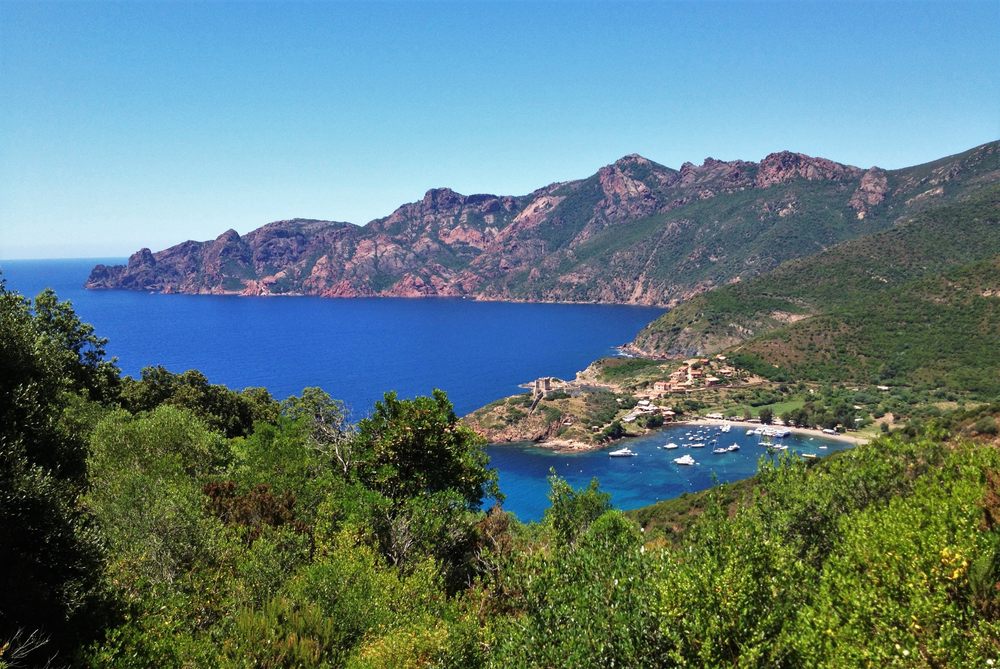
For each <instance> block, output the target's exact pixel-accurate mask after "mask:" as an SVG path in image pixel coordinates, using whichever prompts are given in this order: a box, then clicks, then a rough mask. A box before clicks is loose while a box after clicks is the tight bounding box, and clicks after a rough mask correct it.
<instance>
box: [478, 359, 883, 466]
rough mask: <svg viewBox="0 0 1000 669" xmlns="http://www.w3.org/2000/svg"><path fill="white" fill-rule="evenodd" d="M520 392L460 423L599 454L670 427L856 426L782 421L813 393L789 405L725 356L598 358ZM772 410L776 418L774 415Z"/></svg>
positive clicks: (829, 430) (497, 438) (493, 434)
mask: <svg viewBox="0 0 1000 669" xmlns="http://www.w3.org/2000/svg"><path fill="white" fill-rule="evenodd" d="M521 387H522V388H524V389H525V390H526V391H528V392H526V393H525V394H523V395H515V396H512V397H509V398H505V399H503V400H498V401H497V402H494V403H492V404H490V405H488V406H486V407H483V408H482V409H480V410H478V411H476V412H473V413H472V414H470V415H469V416H467V417H466V418H465V420H466V422H467V423H468V424H469V425H470V426H471V427H473V429H475V430H476V431H477V432H479V433H480V434H482V435H483V436H484V437H486V438H487V439H489V440H490V441H491V442H494V443H504V442H510V443H514V442H535V443H537V444H539V445H541V446H545V447H551V448H554V449H557V450H590V449H594V448H600V447H603V446H604V445H606V444H608V443H611V442H614V441H617V440H619V439H622V438H626V437H635V436H641V435H642V434H646V433H648V432H649V431H650V430H655V429H658V428H659V427H661V426H663V425H664V424H667V423H672V422H677V421H682V422H689V421H693V420H701V421H709V422H723V421H728V422H733V423H734V424H735V423H737V422H739V423H747V424H756V425H758V426H759V425H760V424H761V423H768V424H772V425H775V426H781V427H787V428H791V429H798V430H808V431H809V432H814V433H819V432H822V433H824V434H826V435H840V436H844V435H843V433H844V432H846V431H847V429H848V428H850V429H852V431H853V430H854V429H856V428H857V427H858V423H860V422H861V419H860V418H857V419H852V420H851V421H848V423H849V424H839V423H837V424H831V425H818V424H815V423H810V422H809V421H807V420H804V419H803V418H802V416H803V414H801V413H799V414H797V415H798V416H799V417H800V420H799V421H798V422H796V421H795V420H788V421H786V420H784V419H783V416H784V417H787V416H788V412H789V411H791V410H795V409H798V408H800V407H801V406H802V405H803V404H804V403H805V400H803V399H802V396H805V397H810V396H811V395H812V393H815V392H816V390H815V389H812V388H806V389H804V390H802V389H800V390H799V391H798V396H797V397H798V399H793V398H792V397H791V396H790V395H787V394H785V395H783V394H782V393H781V391H779V390H778V388H784V386H783V385H779V384H774V383H772V382H769V381H767V380H766V379H763V378H761V377H758V376H755V375H753V374H750V373H749V372H747V371H746V370H744V369H740V368H739V367H738V366H736V365H733V364H732V362H731V361H730V360H729V359H728V358H727V356H725V355H716V356H711V357H693V358H689V359H686V360H683V361H664V360H647V359H641V358H628V357H613V358H604V359H601V360H598V361H596V362H595V363H593V364H592V365H590V366H589V367H588V368H587V369H585V370H583V371H581V372H578V373H577V375H576V377H575V378H574V379H571V380H563V379H559V378H556V377H541V378H538V379H535V380H534V381H532V382H529V383H525V384H523V385H522V386H521ZM887 390H888V388H887V387H881V386H880V387H878V388H877V391H879V392H884V391H887ZM786 393H787V389H786ZM748 398H752V399H749V400H748ZM769 402H771V403H772V404H771V405H770V406H764V405H766V404H768V403H769ZM853 408H854V409H857V410H862V409H863V407H862V406H860V405H855V406H854V407H853ZM777 409H781V410H782V411H783V412H784V413H783V414H782V415H779V412H778V411H777ZM862 413H865V412H864V411H862ZM844 438H846V439H851V440H857V439H859V438H860V437H859V436H857V435H848V436H845V437H844Z"/></svg>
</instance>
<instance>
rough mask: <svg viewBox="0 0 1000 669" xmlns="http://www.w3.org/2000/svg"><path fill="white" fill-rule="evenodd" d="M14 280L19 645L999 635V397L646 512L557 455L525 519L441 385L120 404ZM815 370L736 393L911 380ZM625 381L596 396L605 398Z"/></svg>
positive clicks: (875, 641) (808, 662) (717, 647)
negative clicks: (257, 403) (216, 404)
mask: <svg viewBox="0 0 1000 669" xmlns="http://www.w3.org/2000/svg"><path fill="white" fill-rule="evenodd" d="M0 297H2V296H0ZM2 306H3V307H4V309H3V311H2V312H0V313H2V317H3V319H4V324H5V325H9V326H10V327H9V328H6V329H5V330H4V331H3V333H4V338H3V343H4V349H3V352H4V358H3V360H4V364H10V365H12V367H16V368H17V369H19V370H23V371H22V373H21V375H20V376H19V377H17V379H16V380H15V381H10V380H9V379H7V378H6V377H4V378H3V379H0V382H2V383H3V384H6V385H3V386H0V388H2V389H3V390H4V392H7V393H8V395H7V396H6V397H7V398H10V399H11V401H12V402H14V404H13V405H12V406H5V407H2V408H0V410H3V411H5V412H6V413H4V414H3V417H4V421H3V423H2V425H0V428H2V430H3V432H2V435H3V437H4V439H3V441H2V442H0V447H2V448H3V449H4V450H3V451H2V456H3V458H4V462H3V464H4V467H3V468H0V483H2V485H3V486H4V487H3V493H4V497H3V498H2V499H0V501H2V502H3V504H2V506H0V514H3V515H2V520H3V521H4V523H5V525H4V526H5V529H6V532H7V533H6V534H5V539H6V541H5V542H4V543H3V544H2V550H3V551H5V552H4V558H5V563H4V564H5V567H6V569H5V573H4V575H3V577H4V579H6V580H5V585H6V586H7V589H6V590H4V592H3V594H2V597H3V598H4V599H3V604H4V606H3V608H2V615H3V616H4V618H3V623H4V625H5V627H4V630H3V633H4V635H5V636H4V637H3V639H0V666H13V665H14V663H16V662H21V663H23V664H35V665H40V664H44V663H45V660H46V659H47V658H48V657H51V654H52V653H53V652H55V651H58V652H60V653H64V655H62V656H57V659H58V657H65V658H66V660H67V661H68V662H72V663H74V664H78V665H82V666H87V665H89V666H95V667H96V666H101V667H106V666H111V667H135V668H137V669H138V668H140V667H149V666H162V667H184V666H218V667H227V668H228V667H351V668H360V667H431V666H436V667H511V666H545V667H609V666H629V667H667V666H670V667H673V666H740V667H757V666H760V667H763V666H783V667H797V666H809V667H842V666H873V665H888V666H948V667H982V666H989V664H988V660H993V661H995V660H996V655H997V645H996V640H997V639H998V638H1000V587H998V585H1000V451H998V450H997V449H996V448H995V447H994V446H992V445H991V444H992V443H993V442H994V441H995V432H996V418H997V416H998V415H1000V409H998V407H997V405H995V404H994V405H987V404H979V405H976V406H974V407H968V408H964V409H960V410H957V411H955V412H953V413H951V414H948V415H945V416H944V417H943V419H941V420H923V421H918V420H914V421H911V423H910V424H909V425H908V427H907V428H906V430H900V431H897V432H894V433H893V434H892V435H890V436H887V437H882V438H880V439H878V440H876V441H875V442H873V443H872V444H869V445H865V446H859V447H857V448H855V449H852V450H850V451H844V452H841V453H837V454H834V455H831V456H829V457H826V458H823V459H822V460H821V461H819V462H816V463H813V464H807V463H805V462H803V461H801V460H800V459H795V458H791V457H788V458H785V459H782V460H779V461H777V462H772V461H770V460H763V461H762V462H761V464H760V471H759V474H758V475H757V476H756V477H755V478H754V479H753V480H749V481H745V482H742V483H739V484H736V485H732V486H723V487H718V488H715V489H712V490H710V491H706V492H704V493H700V494H698V495H688V496H682V497H681V498H678V499H676V500H670V501H668V502H664V503H661V504H658V505H656V506H654V507H650V508H647V509H643V510H639V511H635V512H631V513H630V514H628V515H625V514H622V513H621V512H619V511H617V510H614V509H612V508H611V504H610V496H609V495H608V494H606V493H604V492H602V491H601V490H600V488H599V485H598V483H597V481H596V480H595V481H592V482H591V484H590V485H589V486H588V487H586V488H584V489H582V490H575V489H573V488H572V487H571V486H570V485H569V484H568V483H567V482H566V481H564V480H562V479H560V478H558V477H557V476H555V475H554V473H553V474H552V476H551V477H550V485H551V488H550V507H549V509H548V510H547V511H546V513H545V516H544V519H543V521H542V522H541V523H537V524H530V525H523V524H521V523H519V522H517V520H516V519H515V518H513V517H512V516H510V515H509V514H506V513H504V512H503V510H502V508H500V507H499V506H495V507H494V508H492V509H491V510H490V511H489V512H485V513H484V512H483V511H482V510H481V509H480V508H479V505H480V503H481V501H482V500H483V499H484V498H486V497H487V496H492V495H494V494H495V493H496V489H495V483H496V479H495V473H494V472H492V471H491V470H490V469H489V467H488V462H487V461H486V459H485V456H484V455H483V451H482V448H481V444H480V441H479V440H478V439H476V438H475V437H474V436H473V435H472V434H471V433H470V432H468V431H467V430H466V429H465V428H464V427H462V426H461V424H459V423H458V421H457V419H456V417H455V415H454V412H453V410H452V407H451V404H450V403H449V402H448V400H447V397H446V396H445V395H444V393H442V392H440V391H435V392H434V394H433V396H431V397H421V398H416V399H413V400H400V399H398V398H397V397H396V396H395V395H394V394H391V393H390V394H387V395H386V397H385V399H384V401H383V402H380V403H379V405H378V407H377V408H376V411H375V412H374V414H373V415H372V416H371V417H369V418H367V419H365V420H364V421H361V423H360V425H358V426H357V427H356V428H355V427H353V426H351V425H349V424H347V422H346V420H345V417H344V411H343V407H342V405H340V404H339V403H338V402H336V401H335V400H332V399H331V398H330V397H329V396H328V395H326V393H324V392H323V391H320V390H318V389H307V390H306V391H304V392H303V394H302V396H301V397H297V398H291V399H290V400H289V401H287V402H285V403H283V404H282V406H281V407H280V411H278V412H272V413H270V414H269V417H268V418H263V417H259V418H258V419H257V420H256V421H255V422H254V423H253V424H252V431H250V432H247V433H245V434H243V435H242V436H232V434H230V430H229V428H228V427H227V425H229V426H232V425H233V424H232V423H226V422H225V421H221V422H220V421H218V420H215V418H218V417H220V416H224V415H231V416H232V415H238V412H237V413H235V414H234V413H227V412H221V413H216V412H213V411H206V410H205V409H206V407H207V406H208V404H205V403H204V402H203V401H202V400H204V399H205V397H207V396H202V399H201V400H199V401H198V402H195V403H193V405H191V406H184V405H182V404H183V403H178V402H177V401H176V400H177V397H178V396H179V395H178V393H173V392H171V393H166V394H164V395H162V399H161V401H159V403H153V405H150V404H149V403H152V400H149V399H148V397H150V396H151V395H150V394H146V395H145V396H146V397H147V400H145V401H146V402H148V403H147V404H146V405H144V408H142V409H137V410H136V411H135V412H132V411H130V410H129V409H128V408H127V407H128V406H132V405H129V404H126V408H122V407H120V406H119V407H116V406H114V399H113V397H114V387H115V386H114V384H113V383H112V384H109V385H103V381H100V379H102V378H104V377H103V376H102V375H101V374H96V375H93V376H88V375H87V374H81V375H79V376H76V375H73V374H64V373H63V371H65V370H64V369H63V367H62V366H63V365H67V364H69V365H70V368H72V365H76V364H90V363H81V362H80V361H81V358H80V356H79V355H76V354H71V355H65V356H64V355H62V354H61V353H60V351H59V350H57V351H53V352H52V355H51V356H49V355H48V353H49V351H48V350H47V346H55V347H57V348H60V347H63V348H64V347H67V346H69V345H68V344H66V343H65V342H66V340H65V339H62V340H61V339H59V338H53V337H50V336H48V335H46V334H44V328H39V327H36V326H35V325H34V324H33V319H34V318H35V316H34V314H33V313H32V311H31V308H30V306H29V305H28V304H27V303H26V302H24V301H21V300H19V299H12V300H8V301H6V302H3V303H2ZM62 313H63V315H64V316H66V315H67V314H69V313H70V312H69V311H64V312H62ZM66 322H67V323H69V324H70V325H71V327H70V330H76V331H79V328H76V327H75V326H72V323H73V320H72V318H69V319H68V320H66ZM59 342H62V343H59ZM74 356H75V357H74ZM11 361H13V362H11ZM51 361H55V363H54V365H53V366H47V365H48V364H49V362H51ZM74 361H75V362H74ZM95 364H97V365H101V364H103V362H100V361H97V362H96V363H95ZM182 376H183V375H182ZM79 379H85V383H91V382H95V383H98V385H99V387H97V388H93V389H91V388H89V387H87V386H86V385H80V383H81V381H79ZM95 379H96V381H95ZM162 379H168V380H167V381H166V384H167V385H169V384H172V383H174V381H172V380H169V378H168V377H161V380H162ZM26 380H27V381H26ZM189 380H193V381H194V382H193V384H192V385H193V386H194V387H202V388H203V389H204V387H205V386H203V385H202V384H201V383H200V381H198V380H197V378H196V377H189ZM18 381H20V382H21V383H20V385H19V384H18ZM136 383H138V384H142V383H143V382H142V381H139V382H136ZM179 383H180V384H181V385H184V384H185V383H187V382H179ZM26 384H27V385H30V384H35V390H34V391H32V392H30V393H29V392H28V391H27V390H25V388H24V387H25V385H26ZM156 387H161V386H160V385H157V384H156V383H154V384H150V385H149V386H148V387H147V388H146V389H145V390H150V389H151V388H156ZM136 388H137V386H132V387H130V388H129V392H133V391H135V390H136ZM805 390H806V389H804V388H803V387H798V388H792V387H790V386H789V387H785V388H777V389H775V391H774V392H773V393H761V394H758V395H756V396H754V395H752V393H751V394H748V395H747V396H745V397H742V398H741V401H749V400H752V399H754V400H768V401H769V403H766V404H762V405H760V407H761V413H762V414H763V413H764V412H765V411H773V409H772V407H775V406H780V405H781V404H782V401H783V402H784V404H785V405H786V409H785V411H787V412H792V413H795V412H803V413H804V414H805V415H807V416H808V417H809V420H817V417H818V416H820V415H821V414H823V413H827V412H829V413H830V414H831V416H833V417H834V418H836V419H837V420H841V419H844V418H847V417H848V414H843V415H841V411H847V409H848V408H850V409H851V410H853V406H854V405H858V406H863V407H873V406H876V405H877V406H884V408H892V407H893V403H894V402H902V401H905V399H906V397H905V394H904V393H905V392H908V391H904V390H892V391H891V392H885V393H876V392H872V391H867V390H865V389H853V390H852V389H850V388H845V387H828V388H822V389H818V390H816V389H809V390H816V392H810V393H809V394H808V399H805V400H804V401H801V404H798V405H796V406H794V407H793V406H791V405H789V404H788V402H790V401H791V400H789V399H787V398H788V397H789V396H791V395H792V394H793V393H795V392H805ZM43 391H44V392H43ZM144 392H145V391H144ZM211 392H212V391H209V395H211ZM19 393H21V394H19ZM102 393H107V394H102ZM139 394H140V395H141V394H142V393H139ZM180 394H183V393H180ZM19 398H20V399H19ZM24 398H29V399H28V400H25V399H24ZM101 398H112V399H101ZM265 399H266V398H265ZM618 399H619V398H617V397H615V396H614V395H613V394H611V393H607V394H606V395H603V396H600V397H598V398H597V400H595V401H594V402H593V404H592V405H591V410H593V411H594V412H595V413H597V412H602V411H606V412H608V413H610V414H611V415H612V416H613V415H614V413H611V412H612V411H613V412H617V411H618V410H619V407H620V406H621V404H622V403H620V402H618V401H617V400H618ZM36 401H37V402H38V404H33V403H32V402H36ZM129 401H130V402H131V401H134V398H133V399H130V400H129ZM17 402H22V404H21V405H18V404H17ZM23 402H29V403H27V404H24V403H23ZM262 406H268V407H271V408H273V405H272V404H271V403H270V402H267V401H265V402H264V403H263V405H262ZM796 415H797V414H796ZM227 434H228V436H227ZM76 435H79V436H76ZM74 439H82V440H83V443H82V444H81V443H80V442H78V441H74ZM80 458H83V460H82V464H81V463H80V462H79V459H80ZM64 465H65V466H64ZM633 518H634V519H636V520H637V521H638V523H637V522H636V520H633ZM640 526H641V527H640ZM101 546H103V547H105V548H106V552H104V553H102V551H100V550H98V547H101ZM98 595H101V597H103V598H104V599H105V600H110V601H107V603H108V604H109V606H108V607H106V608H105V607H103V606H98V604H104V603H105V602H103V601H101V597H98ZM29 598H31V599H29ZM19 630H23V631H19ZM57 634H59V635H60V636H59V637H58V638H56V635H57ZM48 637H51V641H49V640H47V639H48ZM39 644H41V645H39Z"/></svg>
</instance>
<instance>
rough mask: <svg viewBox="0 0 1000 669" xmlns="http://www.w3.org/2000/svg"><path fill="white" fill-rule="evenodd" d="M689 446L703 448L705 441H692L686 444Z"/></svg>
mask: <svg viewBox="0 0 1000 669" xmlns="http://www.w3.org/2000/svg"><path fill="white" fill-rule="evenodd" d="M688 446H690V447H691V448H705V442H703V441H692V442H691V443H690V444H688Z"/></svg>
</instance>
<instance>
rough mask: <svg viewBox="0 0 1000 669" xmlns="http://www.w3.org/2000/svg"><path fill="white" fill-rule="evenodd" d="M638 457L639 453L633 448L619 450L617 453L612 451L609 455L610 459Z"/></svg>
mask: <svg viewBox="0 0 1000 669" xmlns="http://www.w3.org/2000/svg"><path fill="white" fill-rule="evenodd" d="M636 455H638V453H636V452H635V451H633V450H632V449H631V448H619V449H618V450H617V451H611V452H609V453H608V457H610V458H631V457H635V456H636Z"/></svg>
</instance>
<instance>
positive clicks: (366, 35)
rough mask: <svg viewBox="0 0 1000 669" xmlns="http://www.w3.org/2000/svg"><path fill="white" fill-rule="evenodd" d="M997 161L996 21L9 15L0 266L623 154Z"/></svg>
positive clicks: (999, 34)
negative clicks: (988, 153)
mask: <svg viewBox="0 0 1000 669" xmlns="http://www.w3.org/2000/svg"><path fill="white" fill-rule="evenodd" d="M997 138H1000V2H998V1H997V0H991V1H989V2H982V3H964V2H947V3H918V2H902V3H867V2H865V3H862V2H857V3H854V2H838V3H825V2H824V3H819V2H816V3H812V2H793V3H782V4H779V3H765V2H737V3H696V2H673V3H666V2H664V3H632V4H618V3H607V2H601V3H586V4H585V3H575V2H558V3H553V4H540V3H534V2H517V3H505V4H492V3H481V2H476V3H472V2H467V3H424V2H406V3H382V4H371V3H366V4H342V3H332V2H330V3H313V4H297V3H289V2H282V3H273V4H268V3H262V4H251V3H235V4H223V3H218V2H212V3H204V4H199V3H181V2H169V3H163V4H156V3H145V2H144V3H122V4H111V3H83V2H80V3H58V4H47V3H43V2H24V3H19V2H10V1H7V2H0V257H5V258H15V257H87V256H103V255H125V254H128V253H130V252H131V251H133V250H135V249H137V248H139V247H141V246H149V247H151V248H153V249H154V250H158V249H161V248H164V247H166V246H169V245H171V244H174V243H177V242H180V241H183V240H185V239H189V238H193V239H209V238H213V237H215V236H216V235H218V234H219V233H221V232H222V231H224V230H225V229H227V228H230V227H232V228H235V229H236V230H238V231H239V232H241V233H245V232H247V231H249V230H252V229H254V228H256V227H258V226H259V225H262V224H264V223H266V222H268V221H271V220H276V219H282V218H291V217H296V216H301V217H314V218H328V219H334V220H346V221H351V222H355V223H365V222H367V221H369V220H371V219H373V218H376V217H379V216H384V215H387V214H389V213H390V212H391V211H392V210H393V209H394V208H395V207H396V206H397V205H399V204H401V203H403V202H408V201H413V200H416V199H419V198H420V197H421V196H422V195H423V193H424V191H426V190H427V189H428V188H430V187H436V186H449V187H452V188H454V189H455V190H458V191H459V192H463V193H474V192H491V193H503V194H522V193H526V192H529V191H531V190H533V189H535V188H537V187H539V186H543V185H545V184H547V183H550V182H552V181H562V180H567V179H572V178H579V177H584V176H587V175H589V174H592V173H593V172H594V171H596V170H597V169H598V168H599V167H600V166H601V165H604V164H607V163H610V162H612V161H614V160H616V159H617V158H619V157H620V156H622V155H625V154H628V153H641V154H643V155H645V156H647V157H649V158H651V159H653V160H656V161H658V162H661V163H663V164H666V165H669V166H672V167H678V166H679V165H680V164H681V163H682V162H684V161H686V160H690V161H693V162H700V161H701V160H702V159H703V158H704V157H706V156H713V157H716V158H723V159H734V158H743V159H748V160H759V159H760V158H761V157H763V156H764V155H766V154H767V153H770V152H772V151H776V150H781V149H790V150H794V151H802V152H805V153H809V154H812V155H821V156H824V157H827V158H831V159H834V160H838V161H841V162H846V163H851V164H854V165H859V166H862V167H867V166H870V165H873V164H877V165H881V166H883V167H887V168H894V167H903V166H906V165H911V164H916V163H920V162H925V161H928V160H932V159H935V158H938V157H941V156H944V155H948V154H952V153H957V152H959V151H962V150H965V149H968V148H971V147H973V146H975V145H978V144H981V143H984V142H987V141H990V140H993V139H997Z"/></svg>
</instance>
